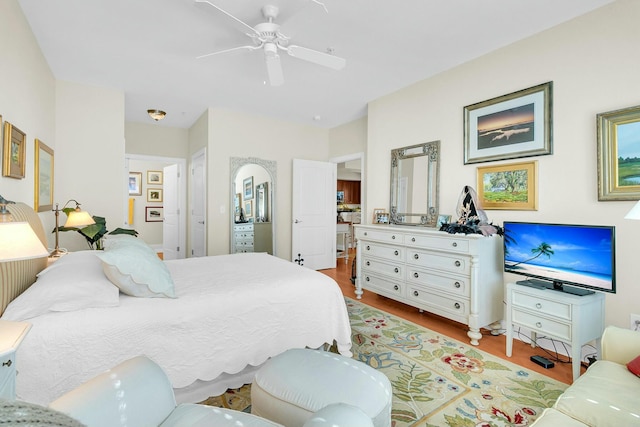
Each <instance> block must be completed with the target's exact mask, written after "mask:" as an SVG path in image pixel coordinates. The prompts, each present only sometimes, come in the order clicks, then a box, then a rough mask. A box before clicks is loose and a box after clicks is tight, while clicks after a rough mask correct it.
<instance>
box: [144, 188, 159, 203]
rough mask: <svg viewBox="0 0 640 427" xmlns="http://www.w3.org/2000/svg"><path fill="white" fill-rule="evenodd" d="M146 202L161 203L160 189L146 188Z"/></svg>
mask: <svg viewBox="0 0 640 427" xmlns="http://www.w3.org/2000/svg"><path fill="white" fill-rule="evenodd" d="M147 202H162V188H147Z"/></svg>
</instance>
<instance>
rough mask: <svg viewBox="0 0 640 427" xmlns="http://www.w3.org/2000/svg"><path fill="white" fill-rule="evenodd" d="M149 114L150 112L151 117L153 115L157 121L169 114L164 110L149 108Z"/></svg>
mask: <svg viewBox="0 0 640 427" xmlns="http://www.w3.org/2000/svg"><path fill="white" fill-rule="evenodd" d="M147 114H149V117H151V118H152V119H153V120H155V121H156V122H157V121H159V120H162V119H164V116H166V115H167V113H165V112H164V111H162V110H147Z"/></svg>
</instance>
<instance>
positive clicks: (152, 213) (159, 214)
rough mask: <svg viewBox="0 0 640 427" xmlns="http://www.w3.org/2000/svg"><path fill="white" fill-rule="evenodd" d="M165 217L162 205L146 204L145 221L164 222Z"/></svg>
mask: <svg viewBox="0 0 640 427" xmlns="http://www.w3.org/2000/svg"><path fill="white" fill-rule="evenodd" d="M163 219H164V208H163V207H162V206H146V207H145V208H144V220H145V222H162V220H163Z"/></svg>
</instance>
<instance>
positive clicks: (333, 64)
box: [286, 45, 347, 70]
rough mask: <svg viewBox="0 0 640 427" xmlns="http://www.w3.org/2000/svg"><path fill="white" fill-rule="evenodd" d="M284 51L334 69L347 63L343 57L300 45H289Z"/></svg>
mask: <svg viewBox="0 0 640 427" xmlns="http://www.w3.org/2000/svg"><path fill="white" fill-rule="evenodd" d="M286 51H287V53H288V54H289V55H291V56H293V57H294V58H299V59H303V60H305V61H309V62H313V63H314V64H318V65H323V66H325V67H329V68H332V69H334V70H341V69H343V68H344V66H345V65H346V64H347V60H346V59H344V58H340V57H339V56H335V55H331V54H328V53H324V52H320V51H317V50H313V49H308V48H306V47H302V46H296V45H290V46H288V47H287V48H286Z"/></svg>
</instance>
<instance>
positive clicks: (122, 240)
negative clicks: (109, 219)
mask: <svg viewBox="0 0 640 427" xmlns="http://www.w3.org/2000/svg"><path fill="white" fill-rule="evenodd" d="M122 246H138V247H140V248H145V249H147V250H149V251H150V252H152V253H155V251H154V250H153V248H152V247H151V246H149V245H148V244H147V243H146V242H145V241H144V240H142V239H140V238H138V237H135V236H131V235H129V234H115V235H107V236H105V239H104V250H105V251H108V250H111V249H115V248H119V247H122Z"/></svg>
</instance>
